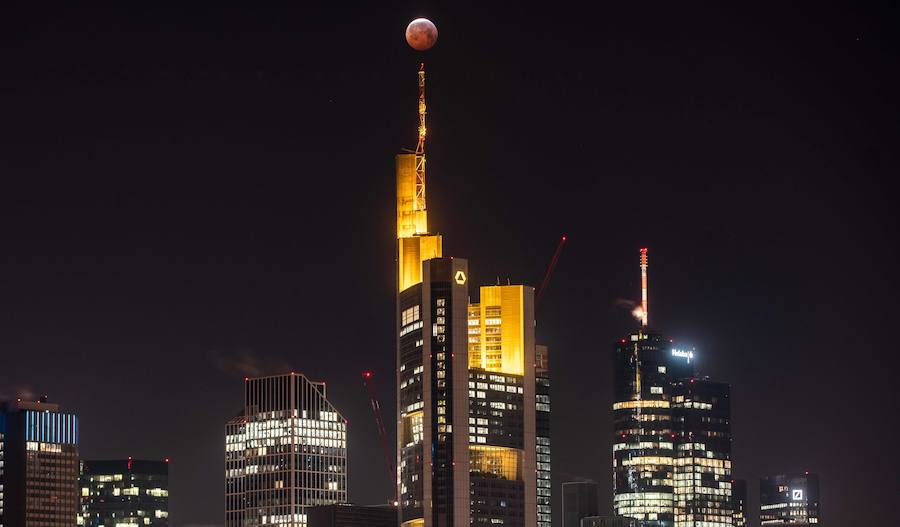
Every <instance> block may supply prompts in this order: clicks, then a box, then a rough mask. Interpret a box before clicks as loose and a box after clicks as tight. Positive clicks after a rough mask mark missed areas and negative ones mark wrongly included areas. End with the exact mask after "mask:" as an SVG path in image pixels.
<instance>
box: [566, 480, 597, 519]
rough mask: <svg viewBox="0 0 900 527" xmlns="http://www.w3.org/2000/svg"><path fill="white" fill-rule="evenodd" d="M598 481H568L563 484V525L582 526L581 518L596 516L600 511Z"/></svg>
mask: <svg viewBox="0 0 900 527" xmlns="http://www.w3.org/2000/svg"><path fill="white" fill-rule="evenodd" d="M597 501H598V493H597V483H596V482H594V481H567V482H565V483H563V484H562V517H563V523H562V525H563V527H581V520H582V519H584V518H589V517H596V516H597V515H598V514H599V513H600V512H599V511H600V508H599V504H598V502H597Z"/></svg>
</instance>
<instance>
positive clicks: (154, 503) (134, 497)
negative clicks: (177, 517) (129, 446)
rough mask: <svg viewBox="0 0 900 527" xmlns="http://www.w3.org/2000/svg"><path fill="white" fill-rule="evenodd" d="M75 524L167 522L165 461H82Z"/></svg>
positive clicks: (122, 526) (161, 525)
mask: <svg viewBox="0 0 900 527" xmlns="http://www.w3.org/2000/svg"><path fill="white" fill-rule="evenodd" d="M79 525H84V526H86V527H129V526H130V527H142V526H147V525H149V526H150V527H166V526H168V525H169V463H168V461H151V460H141V459H131V458H128V459H120V460H104V461H83V462H82V463H81V518H80V521H79Z"/></svg>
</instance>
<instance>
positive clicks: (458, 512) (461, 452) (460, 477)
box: [397, 258, 469, 527]
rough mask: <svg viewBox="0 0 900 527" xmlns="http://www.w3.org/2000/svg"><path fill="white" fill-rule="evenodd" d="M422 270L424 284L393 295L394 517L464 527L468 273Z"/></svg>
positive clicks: (462, 266) (431, 264) (437, 267)
mask: <svg viewBox="0 0 900 527" xmlns="http://www.w3.org/2000/svg"><path fill="white" fill-rule="evenodd" d="M422 269H423V271H422V279H423V280H422V282H419V283H417V284H414V285H412V286H410V287H408V288H406V289H404V290H403V291H400V293H399V295H398V311H399V313H398V315H399V316H398V328H397V336H398V337H397V343H398V345H397V364H398V369H397V387H398V396H397V402H398V405H399V406H398V409H397V410H398V411H397V415H398V422H397V440H398V444H397V452H398V468H399V470H398V474H399V481H398V483H399V486H398V497H399V498H398V501H399V518H400V522H401V523H402V524H404V525H410V526H418V525H424V526H428V527H430V526H432V525H434V526H443V525H445V526H457V527H461V526H468V525H469V450H468V435H467V432H468V414H469V401H468V382H469V378H468V373H469V372H468V358H467V347H466V345H467V334H466V308H467V305H468V294H467V288H466V281H467V278H466V277H467V275H468V267H467V263H466V261H465V260H463V259H461V258H434V259H430V260H427V261H425V262H423V264H422Z"/></svg>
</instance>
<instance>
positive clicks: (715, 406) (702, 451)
mask: <svg viewBox="0 0 900 527" xmlns="http://www.w3.org/2000/svg"><path fill="white" fill-rule="evenodd" d="M730 397H731V387H730V386H729V385H728V384H726V383H721V382H715V381H711V380H709V379H707V378H699V377H690V378H687V379H678V380H676V381H673V383H672V401H671V403H672V420H673V429H674V431H675V526H676V527H693V526H696V525H703V526H704V527H730V526H731V525H733V518H732V504H731V498H732V493H731V485H732V483H731V401H730Z"/></svg>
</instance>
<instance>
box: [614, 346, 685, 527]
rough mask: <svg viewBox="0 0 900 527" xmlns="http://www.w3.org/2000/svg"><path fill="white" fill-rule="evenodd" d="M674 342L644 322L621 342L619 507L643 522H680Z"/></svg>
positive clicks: (669, 525) (617, 377)
mask: <svg viewBox="0 0 900 527" xmlns="http://www.w3.org/2000/svg"><path fill="white" fill-rule="evenodd" d="M670 347H671V346H670V345H669V343H668V341H666V340H665V339H664V338H663V337H662V336H661V335H658V334H656V333H649V332H647V331H646V330H644V329H643V328H642V329H640V330H638V331H637V332H636V333H633V334H631V335H629V336H628V337H626V338H623V339H621V340H620V341H619V342H618V343H617V344H616V346H615V355H614V357H615V359H614V360H615V362H614V369H613V375H614V381H613V386H614V402H613V426H614V429H615V437H614V438H613V507H614V509H615V513H616V514H617V515H620V516H629V517H632V518H635V519H638V520H640V522H641V523H640V524H641V526H642V527H643V526H654V527H657V526H658V527H673V525H674V522H675V511H674V501H675V480H674V478H675V465H674V458H675V432H674V430H673V429H672V412H671V389H672V388H671V382H670V379H669V376H668V375H667V371H668V364H669V349H670Z"/></svg>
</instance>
